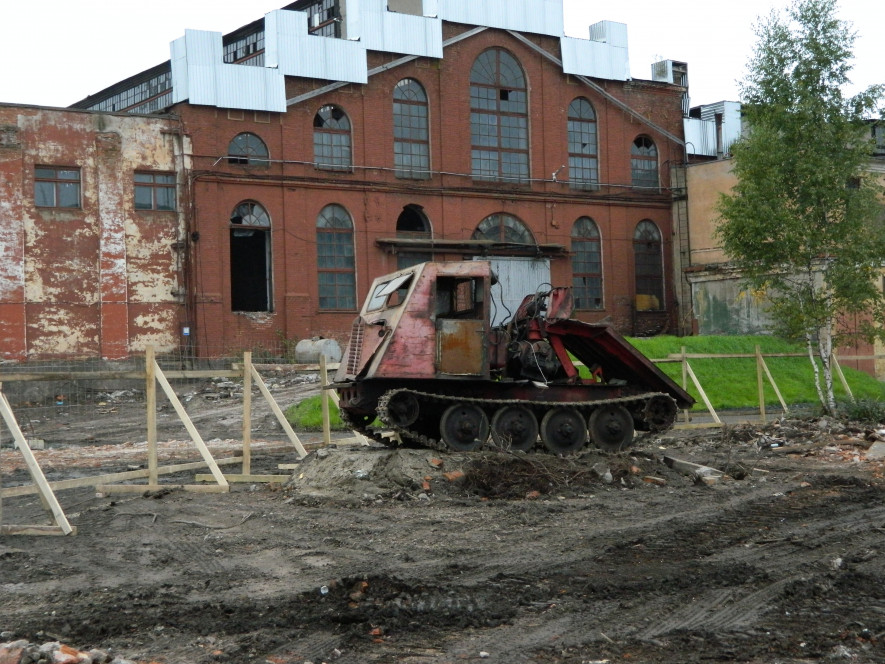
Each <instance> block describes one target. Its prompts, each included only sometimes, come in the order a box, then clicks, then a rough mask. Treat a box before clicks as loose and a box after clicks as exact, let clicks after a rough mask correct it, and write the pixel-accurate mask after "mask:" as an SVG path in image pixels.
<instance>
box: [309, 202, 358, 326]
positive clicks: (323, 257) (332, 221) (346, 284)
mask: <svg viewBox="0 0 885 664" xmlns="http://www.w3.org/2000/svg"><path fill="white" fill-rule="evenodd" d="M317 273H318V279H317V281H318V282H319V308H320V309H322V310H326V311H335V310H346V311H353V310H354V309H356V263H355V259H354V250H353V222H352V221H351V220H350V215H349V214H348V213H347V210H345V209H344V208H343V207H341V206H340V205H327V206H326V207H324V208H323V209H322V210H321V211H320V214H319V216H318V217H317Z"/></svg>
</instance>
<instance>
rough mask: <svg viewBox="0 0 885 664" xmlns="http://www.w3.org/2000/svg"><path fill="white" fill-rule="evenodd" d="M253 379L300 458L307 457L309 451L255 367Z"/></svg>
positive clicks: (253, 368)
mask: <svg viewBox="0 0 885 664" xmlns="http://www.w3.org/2000/svg"><path fill="white" fill-rule="evenodd" d="M252 377H253V378H254V379H255V384H256V385H257V386H258V389H259V390H260V391H261V394H262V395H263V396H264V398H265V400H266V401H267V403H268V405H269V406H270V409H271V410H272V411H273V414H274V415H275V416H276V418H277V422H279V423H280V426H281V427H283V431H285V432H286V435H287V436H288V437H289V440H291V441H292V444H293V445H294V446H295V449H296V450H297V451H298V456H299V457H300V458H302V459H303V458H304V457H306V456H307V450H305V449H304V445H302V444H301V440H300V439H299V438H298V436H297V435H295V432H294V431H293V430H292V426H291V425H290V424H289V421H288V420H287V419H286V416H285V415H284V414H283V411H282V410H280V406H279V404H277V402H276V399H274V398H273V395H272V394H271V393H270V390H269V389H267V385H265V384H264V381H263V380H262V379H261V374H259V373H258V370H257V369H256V368H255V367H254V366H253V367H252Z"/></svg>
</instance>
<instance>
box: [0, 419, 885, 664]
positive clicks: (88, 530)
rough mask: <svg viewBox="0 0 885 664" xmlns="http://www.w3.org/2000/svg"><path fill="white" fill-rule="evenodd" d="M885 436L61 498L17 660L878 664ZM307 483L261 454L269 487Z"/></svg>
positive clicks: (729, 443) (302, 466)
mask: <svg viewBox="0 0 885 664" xmlns="http://www.w3.org/2000/svg"><path fill="white" fill-rule="evenodd" d="M883 434H885V431H882V430H881V429H880V428H879V427H864V426H860V425H856V424H851V423H841V422H837V421H834V420H829V419H817V420H808V421H799V420H795V421H794V420H783V421H778V422H774V423H771V424H768V425H765V426H757V425H749V424H747V425H741V426H734V427H727V428H725V429H721V430H720V429H715V430H688V431H675V432H670V433H668V434H666V435H662V436H661V435H657V436H646V437H644V438H641V439H640V440H638V441H637V445H636V446H635V447H634V449H632V450H630V451H628V452H624V453H619V454H606V453H603V452H598V451H586V452H584V453H582V454H580V455H574V456H569V457H563V458H560V457H556V456H553V455H547V454H522V453H515V454H512V453H507V452H502V451H500V450H483V451H482V452H480V453H472V454H467V453H463V454H443V453H440V452H436V451H431V450H421V449H409V448H384V447H375V446H352V445H351V446H345V445H343V444H339V445H338V446H331V447H326V448H323V449H321V450H318V451H316V452H312V453H311V454H310V455H309V456H308V457H306V458H305V459H304V460H302V461H301V462H300V463H298V464H296V469H295V471H294V472H293V473H292V475H291V478H290V480H289V481H288V482H286V483H283V484H263V483H261V482H258V481H257V480H253V481H251V482H250V483H248V484H241V485H232V488H231V491H230V492H229V493H223V494H205V493H185V492H182V491H178V490H170V491H162V492H152V493H145V494H143V495H134V496H125V497H119V496H113V495H105V496H102V497H99V496H96V494H95V493H94V492H93V491H90V490H88V489H76V490H71V491H64V492H60V496H59V497H60V501H61V503H62V505H63V506H64V507H65V509H66V512H67V514H68V517H69V519H70V520H71V522H72V523H73V524H74V525H75V526H76V527H77V529H78V535H77V536H76V537H67V538H38V537H3V538H0V640H8V641H11V642H18V643H19V644H20V645H19V647H21V643H22V642H23V641H25V642H28V643H29V644H40V643H43V644H45V643H46V642H47V641H50V642H59V643H66V644H70V645H69V646H68V649H67V651H71V650H74V649H76V651H77V652H78V653H89V652H90V651H96V650H97V651H100V652H102V653H107V655H108V656H109V657H114V658H119V659H121V660H125V661H131V662H138V663H139V664H141V663H150V662H166V663H168V664H177V663H179V662H181V663H184V662H187V663H188V664H217V663H218V662H237V663H238V664H240V663H242V664H267V663H268V662H270V663H272V664H305V663H306V662H313V663H314V664H318V663H319V662H327V663H328V664H332V663H333V662H334V663H335V664H371V663H372V662H378V663H382V662H397V664H418V663H419V662H420V663H421V664H451V663H452V662H460V661H477V660H489V661H499V662H516V663H527V664H528V663H531V664H579V663H584V662H598V661H608V662H612V663H613V664H627V663H629V662H643V663H647V664H665V663H667V664H670V663H672V662H680V664H701V663H702V662H707V661H742V662H751V663H758V664H761V663H767V662H773V661H777V662H781V663H783V664H800V663H801V664H806V663H807V662H826V661H851V662H860V663H862V664H874V663H875V664H879V663H881V662H885V656H883V654H882V653H883V652H885V650H883V639H885V611H883V610H882V608H881V607H883V606H885V592H883V590H882V589H883V588H885V545H883V541H885V540H883V533H885V481H883V479H882V472H883V461H882V457H881V456H879V452H880V451H881V444H882V437H883ZM207 435H208V436H211V435H213V433H212V432H208V433H207ZM218 435H219V436H223V434H222V432H221V431H219V432H218ZM81 451H82V462H83V463H84V464H85V465H86V467H88V465H89V454H88V449H86V448H83V449H82V450H81ZM101 452H102V454H103V455H104V454H106V450H101ZM4 453H5V451H4ZM65 458H66V461H65V463H66V464H71V465H64V466H62V465H59V467H58V469H57V472H59V473H62V472H75V471H77V468H76V465H75V464H76V463H77V459H76V457H71V456H70V455H68V456H67V457H65ZM103 458H105V457H103ZM121 462H122V463H125V464H128V463H131V460H130V458H129V456H126V455H124V456H122V457H121ZM291 462H292V455H291V453H281V452H278V451H273V452H272V451H270V450H261V451H260V452H256V455H255V457H254V458H253V472H254V473H256V474H261V473H266V474H278V473H279V470H278V466H279V464H281V463H291ZM105 464H111V462H110V461H105ZM107 469H108V470H110V469H111V468H107ZM168 481H169V482H170V483H178V484H181V483H187V482H192V481H193V478H192V477H187V476H173V477H170V478H169V480H168ZM3 507H4V521H5V522H6V523H33V522H35V521H37V520H39V519H40V518H41V516H44V515H45V512H44V511H43V507H42V505H41V504H40V501H39V500H38V499H37V498H36V497H34V496H30V497H20V498H14V499H9V500H4V503H3ZM28 648H29V649H30V650H31V651H36V650H39V647H31V646H28ZM48 650H51V648H48ZM57 650H58V649H57ZM57 650H56V651H57ZM53 656H54V655H53ZM0 661H2V660H0Z"/></svg>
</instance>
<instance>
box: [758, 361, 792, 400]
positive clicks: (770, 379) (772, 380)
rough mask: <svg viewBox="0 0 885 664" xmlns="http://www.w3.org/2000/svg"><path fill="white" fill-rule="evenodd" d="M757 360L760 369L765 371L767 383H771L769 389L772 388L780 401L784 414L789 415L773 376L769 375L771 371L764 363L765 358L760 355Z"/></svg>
mask: <svg viewBox="0 0 885 664" xmlns="http://www.w3.org/2000/svg"><path fill="white" fill-rule="evenodd" d="M759 359H760V361H761V362H762V368H763V369H764V370H765V375H766V376H768V382H769V383H771V387H772V388H774V393H775V394H776V395H777V400H778V401H780V404H781V408H783V410H784V414H787V413H789V412H790V409H789V408H787V402H786V401H784V397H783V395H781V391H780V390H779V389H778V386H777V383H776V382H775V381H774V376H772V375H771V371H769V369H768V365H767V364H766V363H765V358H764V357H762V356H761V355H760V356H759Z"/></svg>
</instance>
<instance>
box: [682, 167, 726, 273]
mask: <svg viewBox="0 0 885 664" xmlns="http://www.w3.org/2000/svg"><path fill="white" fill-rule="evenodd" d="M686 182H687V187H688V224H689V242H690V243H691V264H692V265H712V264H716V263H724V262H726V261H727V259H726V257H725V253H724V252H723V251H722V249H721V247H720V246H719V243H718V242H717V240H716V238H715V237H714V234H715V231H716V222H717V219H718V218H719V213H718V212H717V211H716V205H717V204H718V202H719V195H720V194H724V193H728V192H729V191H731V188H732V187H733V186H734V184H735V177H734V174H733V173H732V172H731V160H730V159H719V160H716V161H711V162H707V163H704V164H691V165H690V166H688V168H687V169H686Z"/></svg>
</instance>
